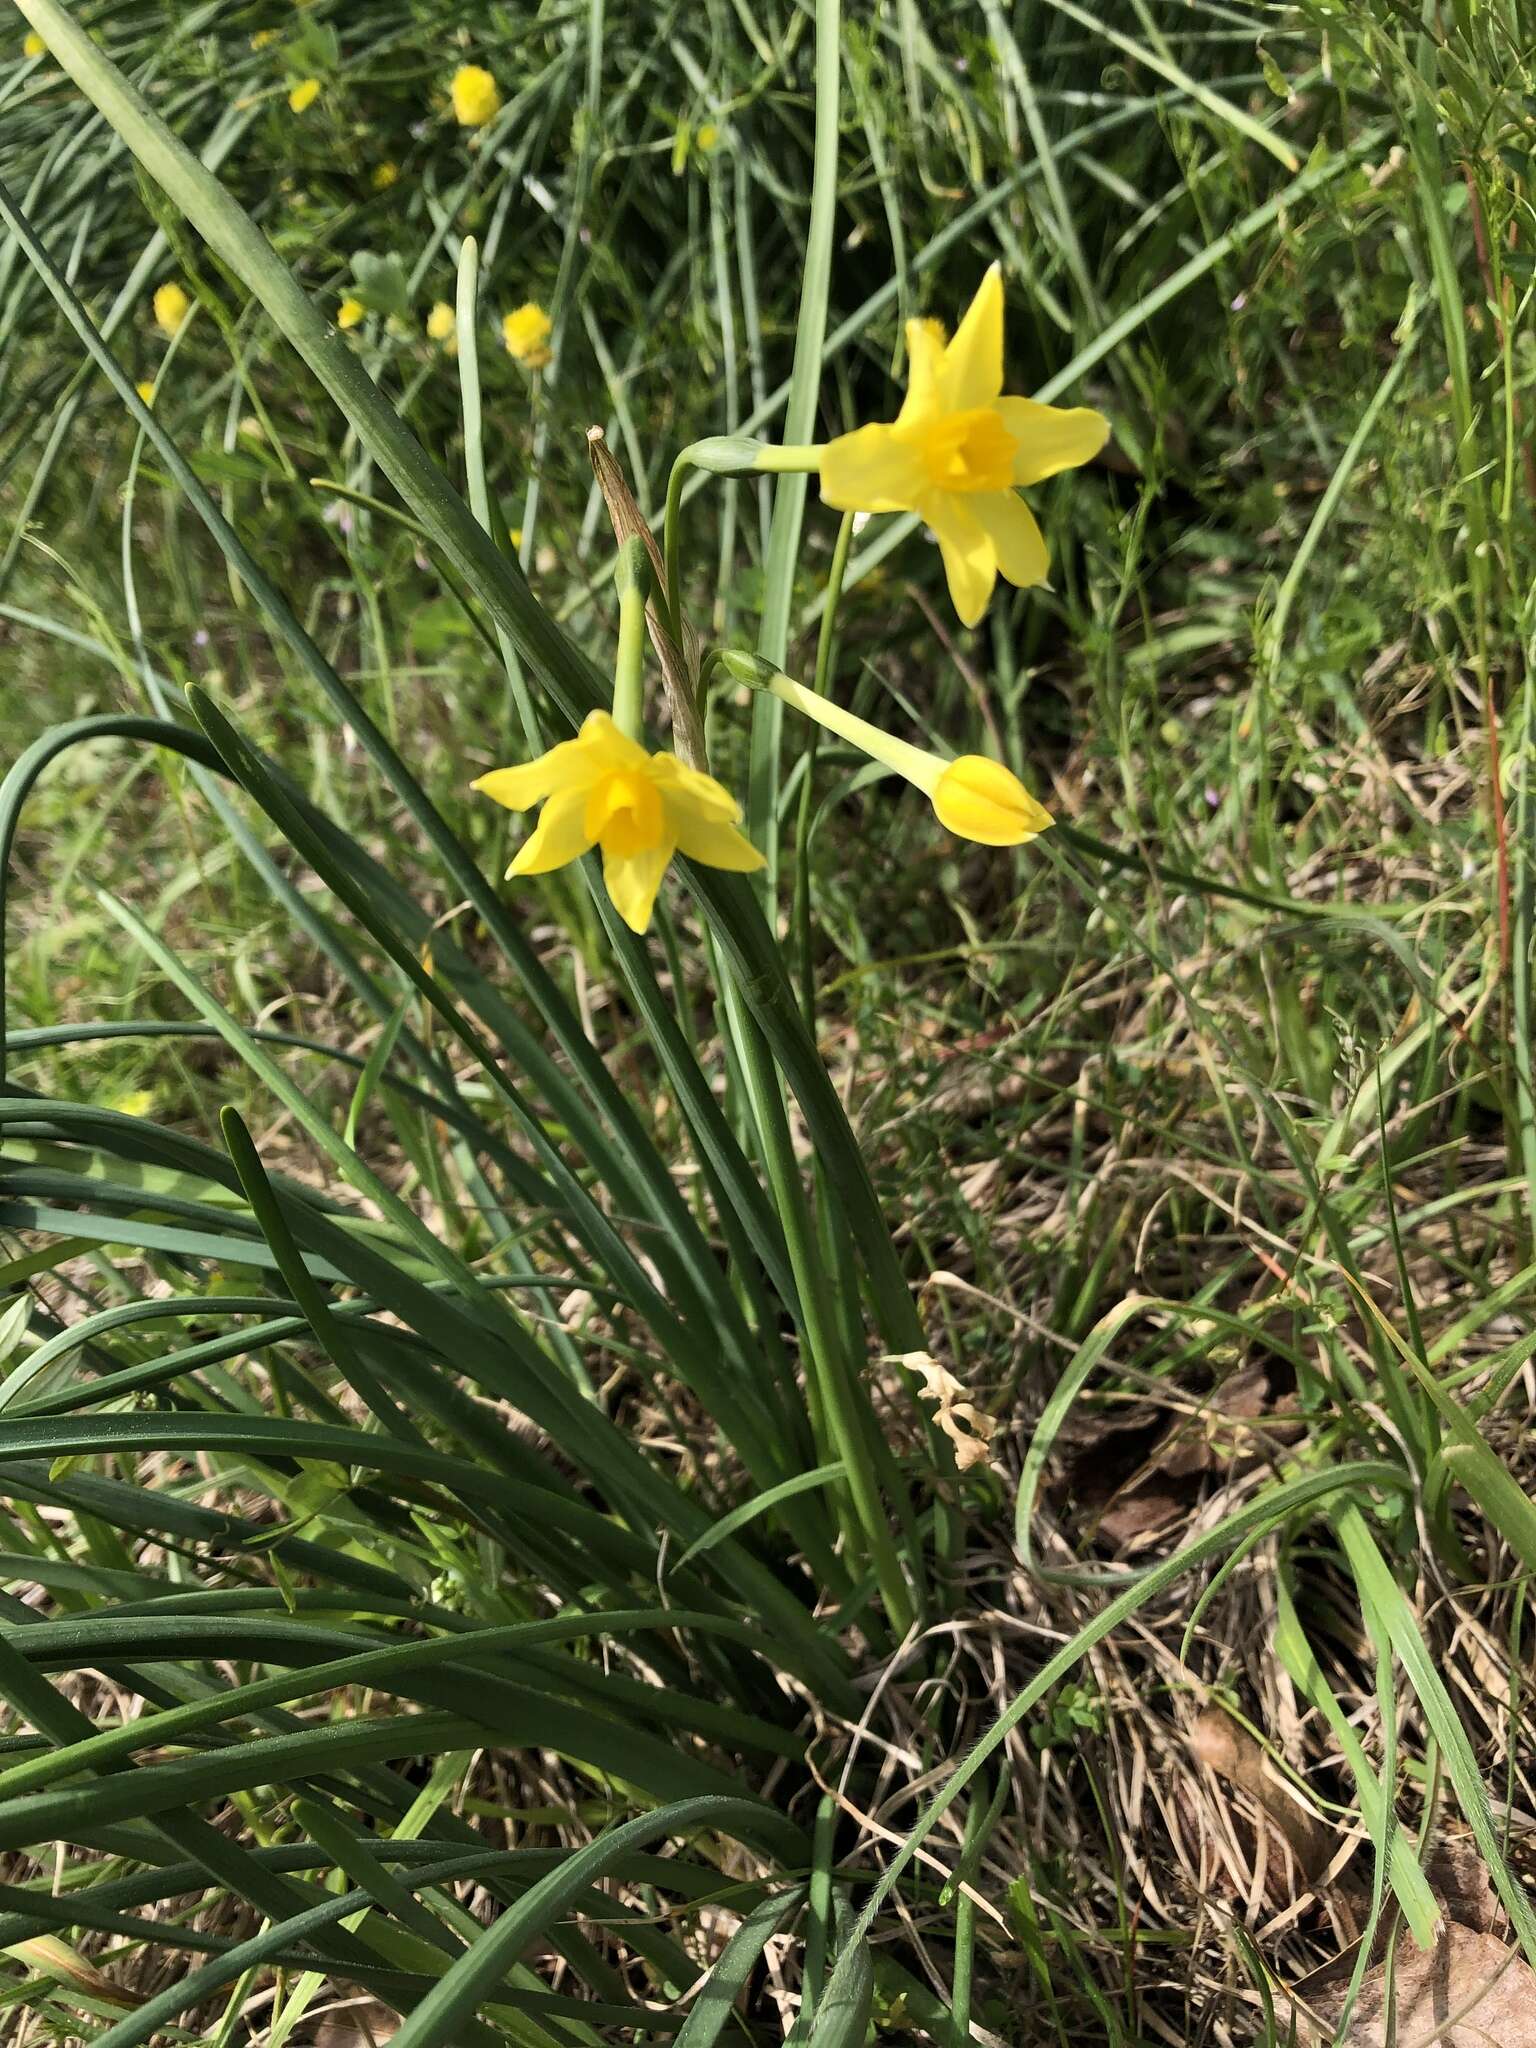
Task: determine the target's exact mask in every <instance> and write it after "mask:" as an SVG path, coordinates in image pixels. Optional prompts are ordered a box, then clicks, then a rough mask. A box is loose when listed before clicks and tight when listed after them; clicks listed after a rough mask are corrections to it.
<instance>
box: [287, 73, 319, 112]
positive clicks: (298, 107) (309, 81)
mask: <svg viewBox="0 0 1536 2048" xmlns="http://www.w3.org/2000/svg"><path fill="white" fill-rule="evenodd" d="M319 97H320V81H319V79H318V78H301V79H300V80H299V82H298V84H297V85H296V86H295V87H294V88H293V91H292V92H291V93H289V95H288V105H289V107H290V109H291V110H292V111H293V112H294V113H295V114H302V113H304V112H305V111H306V109H307V108H309V107H312V106H313V105H314V104H315V101H316V100H317V99H319Z"/></svg>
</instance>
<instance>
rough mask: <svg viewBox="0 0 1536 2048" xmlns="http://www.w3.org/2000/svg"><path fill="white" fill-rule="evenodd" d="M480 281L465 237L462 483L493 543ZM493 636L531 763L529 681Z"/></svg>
mask: <svg viewBox="0 0 1536 2048" xmlns="http://www.w3.org/2000/svg"><path fill="white" fill-rule="evenodd" d="M479 281H480V249H479V244H478V243H477V242H476V240H475V238H474V236H473V235H466V236H465V237H464V240H463V242H462V243H461V244H460V247H459V272H458V281H457V290H456V292H455V295H454V331H455V334H456V335H457V338H458V344H459V348H458V361H459V398H460V407H461V411H462V414H463V419H464V480H465V482H466V484H467V485H468V486H469V507H470V510H471V511H472V512H473V513H474V515H475V517H476V519H477V520H478V521H479V522H480V524H481V525H482V526H483V527H484V528H485V530H486V532H487V533H489V534H491V535H492V537H493V538H494V537H495V529H496V526H497V525H498V524H499V523H500V522H499V519H498V517H497V514H496V510H495V507H494V505H493V503H492V499H491V491H490V486H489V484H488V483H487V482H486V477H485V433H484V414H483V411H482V408H481V403H480V348H479V342H478V339H477V335H478V329H479V322H478V303H477V302H478V298H479ZM498 545H499V543H498ZM495 631H496V645H497V647H498V649H499V651H500V654H501V661H502V666H503V667H504V668H505V669H506V672H507V681H508V682H509V683H510V685H511V688H512V702H513V705H514V706H515V708H516V711H517V720H518V724H519V725H520V726H521V727H522V729H523V739H524V741H525V742H526V743H527V747H528V754H529V758H530V759H532V758H533V756H534V755H536V754H542V753H543V751H544V749H545V747H546V745H547V744H548V742H547V740H546V739H545V736H544V728H543V726H542V724H541V723H540V720H539V714H538V711H537V709H536V708H535V706H534V702H533V697H532V695H531V693H530V691H529V688H528V678H527V676H526V674H525V673H524V670H523V664H522V660H521V658H520V657H519V655H518V651H517V645H516V642H515V641H514V640H513V638H512V635H511V634H510V633H509V632H508V631H507V628H506V626H505V624H504V623H503V622H502V621H501V620H500V619H497V620H496V621H495Z"/></svg>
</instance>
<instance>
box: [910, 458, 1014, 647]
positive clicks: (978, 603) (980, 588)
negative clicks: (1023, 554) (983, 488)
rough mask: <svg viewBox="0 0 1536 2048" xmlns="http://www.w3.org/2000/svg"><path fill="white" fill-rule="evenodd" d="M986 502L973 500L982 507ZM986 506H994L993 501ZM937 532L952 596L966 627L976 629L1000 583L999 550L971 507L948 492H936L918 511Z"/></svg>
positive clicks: (936, 536)
mask: <svg viewBox="0 0 1536 2048" xmlns="http://www.w3.org/2000/svg"><path fill="white" fill-rule="evenodd" d="M982 502H983V500H980V499H975V500H972V501H971V503H972V504H977V505H979V504H981V503H982ZM985 502H987V503H990V502H991V501H990V499H988V500H986V501H985ZM918 510H919V511H920V512H921V514H922V516H923V518H924V519H926V520H927V522H928V524H929V525H930V526H931V527H932V528H933V533H934V538H935V539H936V540H937V541H938V543H939V553H940V554H941V555H942V556H943V558H944V574H945V576H946V578H947V579H948V582H949V595H950V598H951V600H952V602H953V604H954V607H955V610H956V612H957V613H958V614H959V616H960V623H961V625H962V626H974V625H975V624H976V622H977V620H978V619H979V618H980V617H981V615H982V613H983V612H984V611H985V610H986V608H987V600H988V598H990V597H991V595H992V586H993V584H994V583H995V582H996V581H997V548H996V546H995V544H994V542H993V540H992V536H991V535H990V534H989V533H988V531H987V529H986V528H985V527H984V526H983V525H982V524H981V521H980V520H979V519H977V518H976V517H975V515H974V513H973V511H972V509H971V504H967V503H966V501H965V500H963V499H961V498H957V497H954V496H952V495H950V494H949V493H946V492H938V491H936V492H934V493H932V495H930V496H929V497H927V498H925V499H924V500H923V502H922V504H921V505H920V506H919V507H918Z"/></svg>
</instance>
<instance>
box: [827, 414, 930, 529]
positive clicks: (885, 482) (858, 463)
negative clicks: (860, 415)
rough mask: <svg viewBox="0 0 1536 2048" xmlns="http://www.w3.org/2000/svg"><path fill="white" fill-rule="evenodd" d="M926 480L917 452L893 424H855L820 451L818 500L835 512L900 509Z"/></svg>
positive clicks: (911, 500)
mask: <svg viewBox="0 0 1536 2048" xmlns="http://www.w3.org/2000/svg"><path fill="white" fill-rule="evenodd" d="M926 481H927V473H926V471H925V470H924V468H923V464H922V460H921V458H920V456H919V455H918V452H917V450H916V449H915V448H913V447H912V446H911V445H910V444H909V443H908V442H906V441H904V440H902V439H901V438H900V436H899V435H898V434H897V432H896V430H895V428H894V427H889V426H868V427H859V428H858V429H856V431H855V432H853V433H851V434H839V435H838V436H837V438H836V440H834V441H828V442H827V444H826V446H825V447H824V448H823V449H822V451H821V497H822V503H823V504H826V505H831V506H833V507H834V508H835V509H836V510H837V511H839V512H906V511H910V510H911V508H912V507H913V506H914V505H915V504H916V502H917V497H918V493H919V492H920V491H921V490H922V489H923V486H924V484H925V483H926Z"/></svg>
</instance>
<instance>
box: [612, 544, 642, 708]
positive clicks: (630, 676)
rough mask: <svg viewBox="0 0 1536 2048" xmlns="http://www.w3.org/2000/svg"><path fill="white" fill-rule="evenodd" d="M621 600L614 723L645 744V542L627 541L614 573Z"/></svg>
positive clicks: (614, 686)
mask: <svg viewBox="0 0 1536 2048" xmlns="http://www.w3.org/2000/svg"><path fill="white" fill-rule="evenodd" d="M613 581H614V588H615V589H616V590H617V592H618V597H619V651H618V654H617V656H616V657H615V660H614V668H613V722H614V724H615V725H616V726H617V727H618V728H619V731H620V732H621V733H623V734H624V735H625V737H626V738H627V739H632V740H639V742H640V743H641V745H642V746H643V745H644V744H645V648H646V628H645V605H646V599H647V598H648V596H649V595H650V581H651V562H650V557H649V555H647V553H646V551H645V542H644V541H643V540H640V539H638V538H635V539H630V540H627V541H625V543H624V545H623V546H622V547H621V548H620V549H619V559H618V565H617V567H616V568H615V570H614V577H613Z"/></svg>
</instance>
